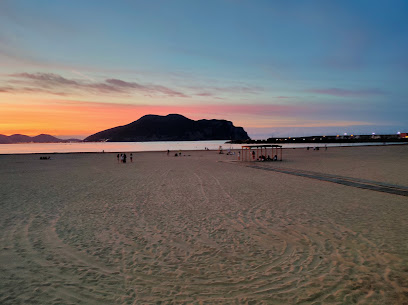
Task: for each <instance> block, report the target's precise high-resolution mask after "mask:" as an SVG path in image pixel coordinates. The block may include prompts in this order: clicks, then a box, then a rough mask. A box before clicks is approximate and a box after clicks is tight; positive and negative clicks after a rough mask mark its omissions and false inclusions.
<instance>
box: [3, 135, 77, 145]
mask: <svg viewBox="0 0 408 305" xmlns="http://www.w3.org/2000/svg"><path fill="white" fill-rule="evenodd" d="M67 142H82V140H79V139H67V140H63V139H59V138H56V137H54V136H51V135H49V134H40V135H38V136H35V137H30V136H26V135H23V134H13V135H11V136H5V135H2V134H0V144H18V143H67Z"/></svg>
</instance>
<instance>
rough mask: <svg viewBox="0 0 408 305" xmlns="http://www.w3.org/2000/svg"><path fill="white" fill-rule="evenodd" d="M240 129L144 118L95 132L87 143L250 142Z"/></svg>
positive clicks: (227, 124)
mask: <svg viewBox="0 0 408 305" xmlns="http://www.w3.org/2000/svg"><path fill="white" fill-rule="evenodd" d="M249 139H250V138H249V136H248V134H247V133H246V131H245V130H244V129H243V128H242V127H235V126H234V125H233V123H232V122H230V121H226V120H215V119H214V120H198V121H194V120H191V119H188V118H186V117H185V116H182V115H180V114H169V115H166V116H160V115H151V114H150V115H145V116H143V117H141V118H140V119H138V120H137V121H134V122H132V123H130V124H127V125H124V126H118V127H114V128H110V129H107V130H103V131H100V132H97V133H95V134H93V135H91V136H89V137H87V138H85V139H84V141H86V142H101V141H106V142H149V141H202V140H233V141H235V140H241V141H242V140H249Z"/></svg>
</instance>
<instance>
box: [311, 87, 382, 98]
mask: <svg viewBox="0 0 408 305" xmlns="http://www.w3.org/2000/svg"><path fill="white" fill-rule="evenodd" d="M305 92H309V93H316V94H323V95H332V96H340V97H367V96H378V95H385V94H386V93H385V92H384V91H382V90H380V89H363V90H347V89H340V88H329V89H310V90H305Z"/></svg>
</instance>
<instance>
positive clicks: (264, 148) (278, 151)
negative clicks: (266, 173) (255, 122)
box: [240, 145, 282, 161]
mask: <svg viewBox="0 0 408 305" xmlns="http://www.w3.org/2000/svg"><path fill="white" fill-rule="evenodd" d="M268 151H270V155H269V154H268ZM274 152H275V153H274ZM260 156H265V157H268V156H270V159H268V160H274V157H275V156H277V160H276V161H282V145H245V146H242V147H241V156H240V159H241V161H257V160H258V159H259V157H260Z"/></svg>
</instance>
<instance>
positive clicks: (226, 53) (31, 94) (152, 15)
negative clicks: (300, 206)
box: [0, 0, 408, 138]
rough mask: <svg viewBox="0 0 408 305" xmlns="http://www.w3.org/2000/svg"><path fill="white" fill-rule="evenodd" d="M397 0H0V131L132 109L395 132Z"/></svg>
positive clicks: (402, 84)
mask: <svg viewBox="0 0 408 305" xmlns="http://www.w3.org/2000/svg"><path fill="white" fill-rule="evenodd" d="M407 16H408V1H405V0H401V1H394V0H390V1H386V0H384V1H373V0H370V1H368V0H367V1H359V0H350V1H347V0H342V1H273V0H263V1H262V0H259V1H257V0H205V1H199V0H197V1H194V0H185V1H178V0H171V1H170V0H168V1H156V0H148V1H130V0H127V1H125V0H122V1H119V0H118V1H105V0H95V1H85V0H82V1H76V0H66V1H64V0H61V1H55V0H53V1H51V0H49V1H48V0H35V1H32V0H1V1H0V134H5V135H11V134H15V133H22V134H27V135H37V134H39V133H48V134H52V135H54V136H60V137H62V138H64V137H65V138H67V137H79V138H84V137H86V136H88V135H90V134H92V133H95V132H97V131H101V130H104V129H107V128H111V127H114V126H118V125H124V124H128V123H130V122H132V121H135V120H137V119H139V118H140V117H141V116H143V115H145V114H159V115H166V114H169V113H179V114H182V115H184V116H186V117H188V118H191V119H195V120H197V119H227V120H230V121H232V122H233V123H234V125H235V126H242V127H244V129H245V130H246V131H247V132H248V133H249V135H250V136H252V137H254V138H266V137H270V136H283V135H288V136H291V135H292V136H296V135H313V134H339V133H344V132H348V133H354V134H359V133H360V134H361V133H371V132H376V133H396V132H398V131H401V132H403V131H405V132H406V131H408V105H407V101H408V89H407V88H408V18H407Z"/></svg>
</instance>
